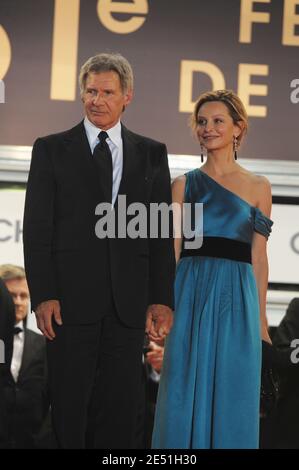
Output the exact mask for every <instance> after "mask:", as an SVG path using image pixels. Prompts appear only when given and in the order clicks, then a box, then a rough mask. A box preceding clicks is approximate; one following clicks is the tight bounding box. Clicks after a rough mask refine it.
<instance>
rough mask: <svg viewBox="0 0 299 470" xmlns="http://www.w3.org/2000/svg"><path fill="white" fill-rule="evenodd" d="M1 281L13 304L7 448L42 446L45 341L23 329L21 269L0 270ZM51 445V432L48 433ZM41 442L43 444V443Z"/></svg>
mask: <svg viewBox="0 0 299 470" xmlns="http://www.w3.org/2000/svg"><path fill="white" fill-rule="evenodd" d="M0 277H1V278H2V279H3V281H4V282H5V285H6V287H7V289H8V291H9V293H10V294H11V296H12V299H13V302H14V310H15V311H14V339H13V354H12V360H11V365H10V373H9V374H7V376H6V379H5V380H4V394H5V407H6V412H7V415H8V418H9V419H8V423H7V426H6V436H7V444H6V447H8V448H16V449H33V448H36V447H39V446H43V444H45V442H46V436H45V435H42V434H41V430H42V429H43V432H45V430H46V426H45V419H46V416H47V414H48V411H49V396H48V386H47V368H46V347H45V338H44V337H43V336H42V335H40V334H37V333H35V332H34V331H31V330H30V329H28V328H26V317H27V314H28V308H29V291H28V286H27V282H26V278H25V271H24V269H23V268H21V267H19V266H15V265H8V264H7V265H2V266H0ZM48 431H49V434H48V438H49V445H50V428H49V429H48ZM42 439H44V441H43V442H42Z"/></svg>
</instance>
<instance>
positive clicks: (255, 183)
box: [240, 168, 271, 193]
mask: <svg viewBox="0 0 299 470" xmlns="http://www.w3.org/2000/svg"><path fill="white" fill-rule="evenodd" d="M240 174H241V176H242V179H243V180H244V183H245V182H247V183H248V184H249V185H250V186H251V187H252V189H253V190H254V191H257V192H258V193H269V192H270V193H271V183H270V181H269V180H268V178H266V177H265V176H262V175H256V174H255V173H252V172H251V171H248V170H246V169H245V168H242V169H241V170H240Z"/></svg>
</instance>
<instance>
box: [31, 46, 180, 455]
mask: <svg viewBox="0 0 299 470" xmlns="http://www.w3.org/2000/svg"><path fill="white" fill-rule="evenodd" d="M79 81H80V90H81V99H82V102H83V105H84V110H85V119H84V121H82V122H80V124H78V125H77V126H75V127H74V128H72V129H71V130H68V131H66V132H62V133H60V134H55V135H51V136H48V137H44V138H40V139H38V140H37V141H36V142H35V144H34V147H33V152H32V162H31V168H30V174H29V180H28V187H27V195H26V204H25V213H24V254H25V267H26V273H27V279H28V283H29V289H30V294H31V300H32V307H33V310H34V311H35V313H36V317H37V323H38V326H39V328H40V329H41V331H42V332H43V333H44V335H45V336H46V337H47V339H48V341H47V352H48V363H49V374H50V387H51V400H52V408H53V418H54V426H55V431H56V434H57V438H58V442H59V446H60V447H61V448H85V447H86V446H88V447H95V448H131V447H132V446H133V445H134V444H133V442H134V431H135V425H136V415H137V407H138V395H139V391H140V384H141V370H142V367H141V357H142V347H143V337H144V328H146V331H147V332H148V333H149V334H150V336H151V337H152V338H153V339H154V338H163V337H165V336H166V335H167V334H168V332H169V330H170V328H171V325H172V308H173V278H174V269H175V261H174V253H173V243H172V240H171V237H167V238H166V237H165V238H163V237H162V236H161V234H160V233H159V234H158V236H157V237H156V238H150V237H149V236H148V233H147V234H146V237H145V238H141V237H138V236H137V237H136V236H134V235H133V236H130V235H129V236H128V234H125V235H124V230H125V231H126V229H129V226H128V221H129V222H130V223H131V228H132V224H133V223H134V220H133V215H135V213H136V207H137V206H136V203H139V205H140V204H142V207H143V208H146V210H147V211H146V216H145V219H147V218H148V214H149V210H148V209H149V207H150V204H151V203H157V204H159V203H163V202H164V203H166V204H167V205H169V204H170V203H171V189H170V175H169V168H168V161H167V151H166V147H165V145H164V144H160V143H158V142H156V141H154V140H151V139H148V138H145V137H142V136H140V135H137V134H135V133H133V132H131V131H129V130H128V129H127V128H126V127H125V126H124V125H123V124H121V122H120V118H121V115H122V113H123V111H124V110H125V108H126V106H127V105H128V104H129V103H130V101H131V99H132V93H133V92H132V90H133V73H132V69H131V66H130V64H129V63H128V61H127V60H126V59H125V58H124V57H122V56H121V55H119V54H99V55H97V56H95V57H91V58H90V59H89V60H88V61H87V62H86V63H85V64H84V65H83V66H82V68H81V71H80V77H79ZM120 196H122V198H120ZM124 199H125V202H124ZM107 204H108V207H109V209H108V210H107ZM133 204H135V206H133ZM103 207H106V214H107V217H108V216H114V215H115V220H116V221H117V227H116V232H115V233H116V235H114V234H113V233H112V232H113V231H114V229H113V230H112V232H111V233H110V234H109V236H108V237H105V233H104V232H105V230H104V228H105V227H104V226H105V223H104V224H103V225H101V223H102V222H101V221H103V220H104V218H102V219H101V220H99V216H98V215H99V214H101V211H102V208H103ZM124 207H125V211H124V210H123V208H124ZM138 207H139V206H138ZM133 209H134V210H133ZM124 212H125V213H127V214H129V213H130V214H132V215H130V216H128V218H127V220H125V223H127V225H126V226H124V223H123V213H124ZM102 214H103V212H102ZM143 215H144V213H143ZM145 222H147V220H144V217H143V220H142V223H145ZM108 225H109V224H108V222H107V226H108ZM158 225H161V224H158ZM101 227H102V229H101ZM148 228H149V227H147V229H148ZM128 231H129V230H128Z"/></svg>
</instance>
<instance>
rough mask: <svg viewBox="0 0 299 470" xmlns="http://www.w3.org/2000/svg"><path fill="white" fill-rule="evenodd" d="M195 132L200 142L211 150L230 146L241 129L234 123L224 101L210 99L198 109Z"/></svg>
mask: <svg viewBox="0 0 299 470" xmlns="http://www.w3.org/2000/svg"><path fill="white" fill-rule="evenodd" d="M196 132H197V136H198V138H199V141H200V142H201V144H202V145H203V146H204V147H205V148H206V149H207V151H212V150H220V149H225V148H228V147H231V146H232V145H233V141H234V136H236V137H238V135H239V134H240V132H241V129H240V128H239V127H238V126H237V125H235V124H234V122H233V119H232V117H231V115H230V114H229V111H228V108H227V107H226V106H225V104H224V103H222V102H221V101H210V102H207V103H204V104H203V105H202V106H201V107H200V108H199V110H198V115H197V129H196Z"/></svg>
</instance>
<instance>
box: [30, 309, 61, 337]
mask: <svg viewBox="0 0 299 470" xmlns="http://www.w3.org/2000/svg"><path fill="white" fill-rule="evenodd" d="M35 316H36V322H37V326H38V328H39V329H40V330H41V332H42V333H43V335H44V336H46V338H48V339H49V340H52V339H54V338H55V333H54V330H53V327H52V317H53V316H54V320H55V321H56V323H57V324H58V325H62V320H61V315H60V303H59V301H58V300H47V301H46V302H42V303H40V304H39V305H38V307H37V309H36V311H35Z"/></svg>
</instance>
